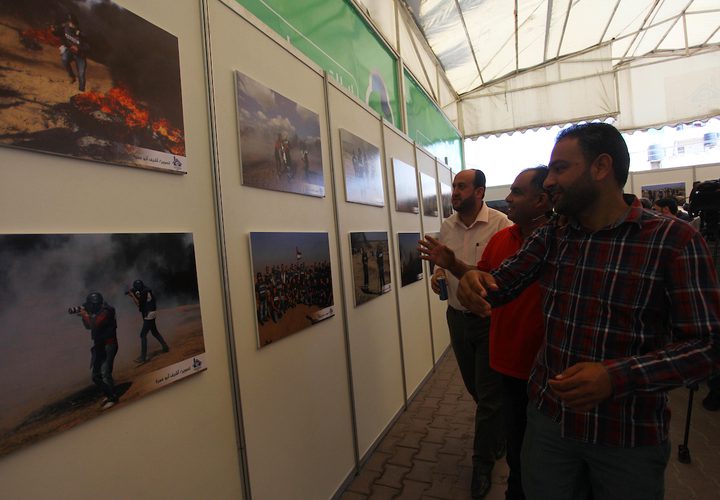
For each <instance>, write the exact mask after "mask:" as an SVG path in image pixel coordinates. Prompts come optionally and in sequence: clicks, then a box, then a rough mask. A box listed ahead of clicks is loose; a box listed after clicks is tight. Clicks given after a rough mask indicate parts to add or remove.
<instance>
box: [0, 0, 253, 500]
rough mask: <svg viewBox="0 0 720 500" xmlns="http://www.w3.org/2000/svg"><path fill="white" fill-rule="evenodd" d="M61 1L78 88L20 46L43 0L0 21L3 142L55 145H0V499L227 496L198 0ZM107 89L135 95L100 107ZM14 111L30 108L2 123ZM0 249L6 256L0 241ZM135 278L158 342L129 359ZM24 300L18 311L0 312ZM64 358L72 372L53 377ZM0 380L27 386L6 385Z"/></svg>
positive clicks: (230, 474)
mask: <svg viewBox="0 0 720 500" xmlns="http://www.w3.org/2000/svg"><path fill="white" fill-rule="evenodd" d="M6 4H7V5H9V4H10V3H9V2H6ZM62 5H63V8H66V9H68V11H70V12H72V13H74V14H75V15H76V17H77V19H78V20H79V24H80V29H81V30H82V32H84V33H85V34H87V36H88V37H90V36H92V38H91V40H92V41H91V42H90V43H91V45H92V51H91V52H89V53H88V55H87V59H86V61H85V62H86V63H87V64H86V72H85V74H84V76H85V78H84V79H83V84H84V91H83V89H81V88H80V82H79V81H77V78H76V79H75V81H72V80H71V78H70V77H69V75H68V74H67V71H66V70H65V69H64V68H63V66H62V62H61V56H60V53H59V52H58V45H57V44H46V43H42V42H36V43H33V42H32V40H30V39H25V43H21V42H22V39H21V36H20V33H22V32H26V33H27V34H32V33H37V32H39V31H41V30H44V29H47V26H48V23H50V22H58V21H60V18H59V17H54V16H60V13H59V12H57V7H58V5H57V4H56V2H47V8H45V6H44V5H43V4H42V2H21V3H17V2H13V5H12V9H6V10H4V11H3V22H2V28H1V29H0V30H1V31H2V32H3V34H2V40H3V41H2V42H1V43H2V44H3V47H2V50H3V53H4V54H6V55H7V54H10V53H11V52H13V51H17V52H16V54H17V56H18V57H15V56H13V57H8V58H7V60H6V61H5V62H3V64H8V65H12V66H13V68H14V70H13V71H10V70H9V69H8V68H9V67H8V68H6V70H7V71H3V77H2V78H3V87H4V88H5V89H6V90H9V89H10V88H13V89H14V90H15V91H16V92H17V93H16V94H12V95H13V96H14V97H13V98H12V100H13V104H12V105H11V106H3V114H2V116H0V127H2V128H3V134H2V135H3V137H4V138H5V139H4V141H5V140H10V139H11V137H12V136H13V135H14V134H15V133H16V132H20V135H21V136H22V138H24V140H25V142H24V144H23V145H20V144H19V143H18V144H17V145H18V146H19V147H26V148H27V149H36V147H37V149H39V150H44V151H47V152H51V153H54V154H46V153H44V152H40V151H39V150H38V151H32V150H21V149H10V148H5V147H3V148H0V171H1V173H0V176H1V177H2V182H0V210H2V213H3V217H2V220H1V221H0V233H2V235H1V236H0V240H2V241H1V242H0V247H2V250H0V252H2V254H3V256H2V258H1V259H0V262H1V264H0V268H2V271H0V274H2V275H3V278H2V281H3V296H2V305H0V345H1V346H2V347H0V350H1V351H2V352H3V354H4V358H5V359H4V361H3V363H2V364H3V369H6V368H7V367H12V366H16V369H15V370H13V371H12V372H8V373H7V374H3V383H2V386H3V388H2V389H1V390H0V401H1V402H0V408H2V410H0V414H2V415H1V417H0V418H1V419H2V420H3V422H5V419H6V418H9V417H10V416H11V415H15V414H16V412H21V413H17V416H18V418H19V419H20V420H19V421H20V422H21V423H20V424H19V425H17V426H16V425H8V426H7V427H6V426H5V425H4V424H0V436H2V442H3V444H6V443H7V442H8V441H10V440H12V439H13V438H14V437H16V436H17V435H18V434H19V433H21V432H25V431H29V430H33V429H34V431H35V435H34V436H28V435H27V434H26V435H25V437H27V438H28V441H27V444H25V445H24V446H23V448H22V449H17V450H15V451H11V452H9V453H8V454H7V455H4V456H2V458H0V484H2V487H0V490H1V491H2V493H1V496H2V497H3V498H48V497H51V496H55V497H63V496H64V497H67V498H104V497H108V496H114V497H116V498H148V497H166V498H193V497H195V498H238V497H240V496H241V495H242V484H241V473H240V465H239V463H238V454H237V446H236V430H235V419H234V417H233V397H232V388H231V383H230V381H231V377H230V368H229V365H228V351H227V338H226V335H225V324H224V322H223V307H222V305H223V294H222V282H221V277H220V274H219V273H218V269H219V268H220V264H219V262H218V253H219V252H218V246H217V243H216V242H217V238H216V231H215V229H216V228H215V220H216V217H215V216H216V213H215V205H214V203H213V198H212V191H213V177H212V171H211V169H210V163H211V151H210V139H209V136H208V123H209V117H208V109H207V107H206V79H205V71H204V63H203V41H202V40H203V37H202V26H201V23H200V22H199V18H198V2H195V1H185V2H174V1H171V0H158V1H155V2H144V1H140V0H122V1H120V2H118V3H114V2H102V3H101V4H100V5H96V3H92V5H91V4H90V3H87V2H82V1H66V2H63V4H62ZM24 9H28V10H24ZM65 12H67V11H65ZM16 14H17V15H16ZM131 27H132V28H133V29H132V30H131ZM34 30H36V31H34ZM130 32H132V34H133V36H132V37H128V33H130ZM158 40H163V43H160V44H157V43H152V42H154V41H158ZM166 42H169V43H166ZM173 61H174V62H175V63H174V64H173V68H171V69H170V70H168V71H165V70H166V69H168V66H167V65H168V64H169V63H170V62H173ZM124 63H128V64H127V65H125V64H124ZM73 68H74V69H77V67H76V66H75V65H74V64H73ZM75 76H76V77H79V76H81V75H79V74H77V73H76V74H75ZM120 81H124V82H125V87H124V88H123V90H121V89H120V88H119V87H118V86H117V85H118V83H119V82H120ZM158 81H163V82H164V84H162V85H155V83H157V82H158ZM151 82H152V85H150V83H151ZM28 83H30V84H29V85H27V84H28ZM16 85H17V86H16ZM157 89H162V92H161V94H162V95H160V94H158V93H157V92H155V90H157ZM90 96H92V97H97V98H98V101H96V104H93V102H90V100H89V99H84V98H89V97H90ZM120 96H121V97H123V98H124V97H132V98H133V99H134V100H135V104H129V101H126V102H125V104H124V105H122V106H121V105H120V104H118V105H117V106H115V105H113V106H111V105H109V104H107V105H103V106H100V105H98V104H97V103H100V102H104V103H107V102H109V100H110V99H112V98H114V97H120ZM83 99H84V100H83ZM170 101H171V104H170V105H168V102H170ZM131 109H132V110H134V111H136V112H137V113H138V115H137V116H133V117H131V116H130V114H129V111H130V110H131ZM120 110H122V111H123V112H125V115H124V116H125V118H128V119H131V121H130V122H127V121H124V120H120V117H119V114H117V113H118V112H119V111H120ZM160 110H162V112H161V111H160ZM15 112H26V113H25V114H24V115H22V118H21V119H20V120H17V121H14V122H13V121H12V120H11V118H10V117H11V116H13V113H15ZM53 114H54V118H53V117H52V115H53ZM120 114H122V113H120ZM135 119H137V120H135ZM169 127H171V128H169ZM13 128H14V129H13ZM168 132H172V133H171V134H168V135H163V133H168ZM18 137H19V136H18ZM22 138H21V139H22ZM171 142H174V145H173V144H171ZM4 144H6V145H8V144H10V143H9V142H4ZM142 150H144V151H142ZM173 157H174V160H173ZM129 165H133V166H129ZM135 167H140V168H135ZM173 172H174V173H173ZM180 172H185V173H184V174H179V173H180ZM178 174H179V175H178ZM157 243H161V244H160V245H157ZM13 248H14V249H15V250H19V251H20V252H19V253H18V254H16V255H17V256H18V259H15V258H10V257H9V254H8V253H6V252H8V251H10V250H11V249H13ZM149 250H150V251H149ZM172 255H175V256H176V257H177V256H178V255H179V256H180V257H181V258H182V259H183V260H184V262H183V263H182V264H183V265H182V266H181V267H182V269H183V271H184V273H185V274H179V273H178V272H177V271H178V270H179V268H178V267H175V266H176V265H178V260H177V259H172V258H171V257H172ZM28 256H33V257H34V258H33V259H32V260H31V262H30V265H26V266H22V267H20V268H18V267H17V265H16V263H17V262H20V259H26V258H27V257H28ZM41 257H42V258H41ZM164 259H168V260H165V262H171V261H172V262H173V265H172V266H170V267H166V266H165V265H164V264H163V263H162V261H163V260H164ZM161 264H162V265H161ZM159 271H161V272H159ZM137 279H140V280H144V282H145V286H147V287H148V288H151V289H152V292H153V294H157V299H156V307H157V310H156V314H157V316H156V320H153V321H156V326H157V328H158V329H159V332H160V333H161V334H162V337H163V338H164V341H165V342H166V344H167V345H168V348H169V351H168V352H163V350H162V349H161V348H160V344H159V343H158V342H157V341H156V339H155V338H149V339H148V351H147V355H146V359H145V362H144V363H135V362H134V361H133V359H134V358H137V357H138V355H139V354H141V340H140V337H139V335H138V334H139V332H140V331H141V328H142V325H143V318H142V316H141V315H140V313H139V311H138V307H137V306H136V305H135V304H134V303H133V302H132V301H131V298H130V294H131V293H132V290H133V289H134V290H135V291H140V290H141V287H140V286H139V285H138V287H137V288H132V287H133V281H134V280H137ZM16 284H20V285H21V286H19V287H15V286H14V285H16ZM144 289H145V288H142V290H144ZM180 289H182V290H185V291H187V292H188V295H186V296H185V297H184V298H183V297H180V296H179V295H178V294H177V292H178V291H179V290H180ZM91 291H96V292H99V293H100V294H101V295H102V297H103V300H102V301H103V302H105V303H107V304H109V305H110V306H112V307H113V309H114V312H115V319H116V322H117V330H116V338H117V344H113V345H114V346H116V347H117V352H116V354H115V358H114V362H115V363H114V369H113V371H112V374H113V378H114V386H115V392H116V397H117V403H116V404H114V405H110V404H107V403H108V402H106V401H104V400H103V394H102V392H101V391H100V390H99V389H98V388H97V387H95V384H93V382H92V381H91V373H90V360H91V353H90V349H91V347H92V346H93V342H92V340H91V334H90V331H89V330H87V329H86V328H85V327H84V326H83V322H82V320H81V317H79V316H78V314H76V313H75V312H74V311H76V310H77V309H73V308H78V307H82V306H83V304H87V303H86V296H87V295H90V292H91ZM91 298H93V299H99V297H97V296H93V297H91ZM186 301H189V302H186ZM97 303H98V304H99V302H97ZM27 304H31V305H32V314H30V315H25V316H24V318H23V321H22V322H19V323H17V322H6V321H7V319H8V318H12V315H13V314H15V311H17V310H19V309H22V308H24V307H26V305H27ZM103 307H104V306H103ZM68 309H71V311H68ZM104 310H105V311H109V309H107V308H105V309H104ZM87 311H88V309H87V308H86V312H87ZM68 312H70V313H71V314H68ZM79 314H80V316H82V312H80V313H79ZM103 314H105V313H103ZM66 327H67V328H66ZM65 331H67V334H66V333H65ZM28 340H30V343H26V341H28ZM23 344H24V347H23V350H22V351H18V348H19V347H20V346H21V345H23ZM107 345H110V344H107ZM186 349H187V350H186ZM190 353H192V355H190V356H189V358H188V357H187V356H186V355H187V354H190ZM175 361H177V362H178V363H180V364H182V363H184V362H185V361H189V362H190V363H192V364H191V365H188V366H187V367H185V365H184V364H183V367H182V368H180V365H179V364H172V363H174V362H175ZM17 362H21V363H22V365H16V363H17ZM168 363H171V364H168ZM26 372H27V373H26ZM78 372H79V378H78V379H77V381H73V382H72V384H78V385H72V384H71V385H67V386H63V387H61V388H58V387H57V384H58V383H61V382H64V381H66V380H67V381H68V382H70V379H69V377H70V376H71V374H75V373H78ZM186 374H191V376H187V377H185V375H186ZM153 375H156V376H154V377H153ZM148 376H151V377H152V378H151V379H148ZM180 378H182V379H183V380H182V381H181V382H180V383H170V382H172V381H174V380H178V379H180ZM28 384H31V385H28ZM13 387H23V388H24V390H23V391H22V393H21V394H19V396H20V398H16V397H15V395H14V393H13V390H12V388H13ZM48 388H50V390H48ZM153 388H158V389H159V390H153V391H152V392H149V391H150V390H151V389H153ZM68 389H69V390H70V393H69V394H68V392H67V391H68ZM73 391H74V392H73ZM141 396H142V397H141ZM28 402H30V403H32V404H36V407H35V409H34V410H33V411H32V412H31V413H30V414H26V413H24V412H25V411H26V410H24V408H25V409H26V408H27V404H28ZM110 402H112V401H110ZM40 422H42V423H43V426H42V427H41V426H40V425H39V423H40ZM76 424H77V425H76ZM69 427H72V428H71V429H70V430H66V429H68V428H69ZM53 433H54V434H53ZM50 434H52V436H50ZM46 436H47V437H46ZM35 438H37V440H35ZM40 438H42V439H40ZM38 471H42V473H40V474H39V473H38Z"/></svg>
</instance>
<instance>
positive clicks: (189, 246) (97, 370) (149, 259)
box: [0, 233, 206, 456]
mask: <svg viewBox="0 0 720 500" xmlns="http://www.w3.org/2000/svg"><path fill="white" fill-rule="evenodd" d="M0 280H1V281H2V283H3V286H2V287H0V352H2V353H3V361H2V363H0V408H2V411H0V456H3V455H5V454H7V453H10V452H12V451H14V450H16V449H18V448H21V447H23V446H26V445H28V444H32V443H35V442H37V441H39V440H40V439H43V438H45V437H48V436H51V435H54V434H56V433H58V432H61V431H63V430H66V429H69V428H71V427H74V426H75V425H78V424H81V423H83V422H85V421H87V420H90V419H93V418H95V417H97V416H99V415H101V414H103V413H107V412H108V411H115V409H116V408H121V407H124V406H126V405H128V404H131V403H132V402H134V401H136V400H138V399H139V398H141V397H144V396H146V395H148V394H149V393H151V392H153V391H155V390H158V389H161V388H163V387H165V386H167V385H170V384H172V383H174V382H177V381H178V380H181V379H184V378H186V377H188V376H191V375H193V374H196V373H199V372H201V371H203V370H205V369H206V361H205V344H204V336H203V327H202V318H201V314H200V299H199V293H198V284H197V272H196V265H195V247H194V243H193V235H192V234H190V233H136V234H9V235H0ZM143 336H144V337H145V349H144V350H143V340H142V338H143ZM143 354H144V355H143ZM91 360H95V361H97V362H98V364H97V365H95V364H92V365H91ZM108 360H109V361H110V362H111V363H110V364H111V365H112V367H111V368H110V371H109V375H110V378H109V379H108V377H107V376H108V373H106V372H107V362H108ZM91 367H92V368H91ZM110 403H112V404H110Z"/></svg>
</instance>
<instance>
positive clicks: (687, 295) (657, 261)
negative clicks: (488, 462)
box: [458, 123, 720, 500]
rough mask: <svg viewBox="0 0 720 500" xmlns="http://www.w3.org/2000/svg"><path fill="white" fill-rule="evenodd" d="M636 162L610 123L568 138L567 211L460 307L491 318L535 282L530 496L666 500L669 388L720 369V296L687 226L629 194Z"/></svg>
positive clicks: (481, 280) (561, 141) (473, 287)
mask: <svg viewBox="0 0 720 500" xmlns="http://www.w3.org/2000/svg"><path fill="white" fill-rule="evenodd" d="M629 163H630V157H629V154H628V150H627V145H626V144H625V141H624V140H623V138H622V135H620V133H619V132H618V131H617V130H616V129H615V128H614V127H612V126H611V125H608V124H605V123H587V124H583V125H577V126H574V127H571V128H568V129H566V130H563V131H562V132H560V134H559V135H558V138H557V141H556V143H555V147H554V149H553V152H552V155H551V158H550V164H549V169H550V171H549V175H548V177H547V179H546V181H545V183H544V187H545V188H546V189H547V190H548V191H549V192H550V194H551V196H552V201H553V204H554V207H555V211H556V212H557V213H558V214H560V215H561V217H559V218H556V219H555V220H553V221H551V222H550V223H548V224H547V225H545V226H543V227H541V228H540V229H538V230H537V231H536V232H535V233H534V234H533V235H532V236H530V237H529V238H528V239H527V240H526V242H525V244H524V246H523V247H522V248H521V250H520V251H519V252H518V253H517V254H515V256H513V257H510V258H509V259H507V260H506V261H505V262H504V263H503V264H502V265H501V266H500V267H498V268H497V269H495V270H494V271H492V273H490V274H488V273H483V272H482V271H477V270H473V271H468V272H467V273H465V275H464V276H463V278H462V280H461V284H460V289H459V291H458V297H459V298H460V300H461V302H462V303H463V304H464V305H465V306H466V307H468V309H470V310H471V311H473V312H475V313H476V314H479V315H487V314H489V312H490V307H491V304H492V305H499V304H502V303H505V302H508V301H510V300H512V299H513V298H514V297H515V296H517V295H518V294H519V293H520V292H521V291H522V290H523V289H524V288H525V287H527V286H528V285H529V284H530V283H532V282H535V281H537V282H538V283H539V285H540V288H541V292H542V293H543V303H542V305H543V310H544V315H545V331H546V337H545V341H544V342H543V344H542V346H541V348H540V351H539V353H538V357H537V358H536V360H535V364H534V367H533V370H532V373H531V375H530V381H529V386H528V392H529V401H530V403H529V405H528V423H527V430H526V434H525V440H524V443H523V450H522V469H523V488H524V490H525V493H526V496H527V498H528V499H553V500H563V499H568V500H570V499H575V498H586V496H587V494H588V492H589V491H592V495H593V497H594V498H597V499H599V498H613V500H619V499H633V500H638V499H659V498H663V494H664V481H663V479H664V470H665V466H666V465H667V461H668V458H669V455H670V443H669V440H668V424H669V420H670V409H669V408H668V400H667V391H668V390H670V389H672V388H676V387H682V386H683V385H688V384H691V383H693V382H697V381H699V380H701V379H703V378H705V377H707V376H708V375H710V374H711V372H713V370H718V368H720V339H719V338H718V335H720V292H719V290H718V284H717V278H716V275H715V269H714V265H713V262H712V260H711V257H710V254H709V252H708V249H707V245H706V243H705V241H704V239H703V238H702V237H701V236H700V234H699V233H698V232H697V231H696V230H695V229H693V228H692V227H691V226H690V225H688V224H686V223H684V222H681V221H679V220H677V219H671V218H668V217H664V216H660V215H657V214H653V213H652V212H650V211H647V210H643V209H642V207H641V205H640V203H639V202H638V200H637V198H635V197H634V196H630V197H626V196H624V195H623V192H622V188H623V186H624V185H625V182H626V180H627V176H628V170H629Z"/></svg>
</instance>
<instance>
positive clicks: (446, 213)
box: [440, 182, 453, 219]
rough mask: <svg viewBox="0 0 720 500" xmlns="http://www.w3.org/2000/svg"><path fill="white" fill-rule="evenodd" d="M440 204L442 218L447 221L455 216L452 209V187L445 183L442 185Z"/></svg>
mask: <svg viewBox="0 0 720 500" xmlns="http://www.w3.org/2000/svg"><path fill="white" fill-rule="evenodd" d="M440 202H441V203H442V216H443V219H447V218H448V217H450V216H451V215H452V214H453V208H452V187H450V186H448V185H447V184H445V183H444V182H441V183H440Z"/></svg>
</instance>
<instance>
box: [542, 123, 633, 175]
mask: <svg viewBox="0 0 720 500" xmlns="http://www.w3.org/2000/svg"><path fill="white" fill-rule="evenodd" d="M570 137H575V138H577V140H578V143H579V144H580V148H581V149H582V151H583V156H584V157H585V160H586V161H587V162H588V163H591V162H593V161H594V160H595V158H597V157H598V156H600V155H601V154H603V153H605V154H608V155H610V157H611V158H612V161H613V171H614V172H615V180H616V181H617V183H618V186H620V187H623V186H625V183H626V182H627V178H628V171H629V170H630V153H629V152H628V147H627V144H626V143H625V139H623V136H622V134H620V132H619V131H618V129H616V128H615V127H613V126H612V125H610V124H609V123H597V122H594V123H582V124H580V125H573V126H572V127H568V128H566V129H564V130H561V131H560V133H559V134H558V135H557V139H556V140H555V144H557V143H558V142H560V141H561V140H562V139H566V138H570Z"/></svg>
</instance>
